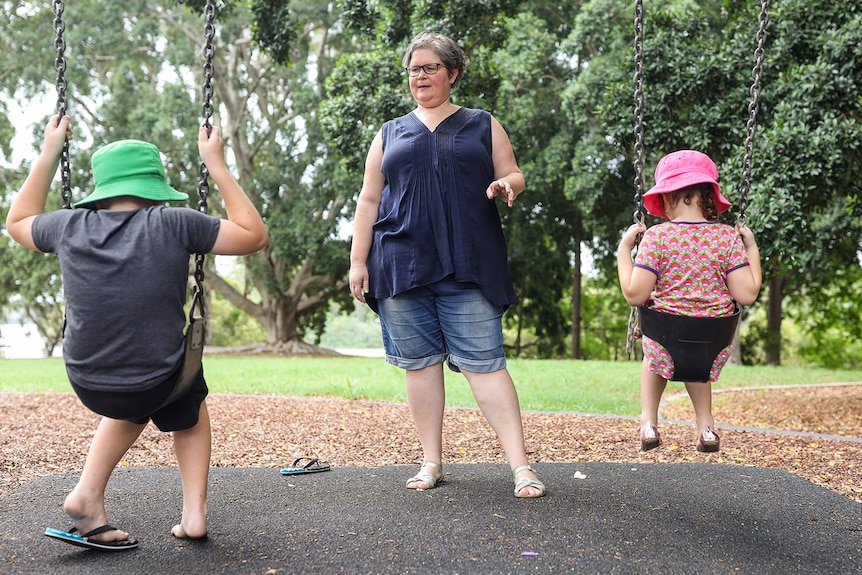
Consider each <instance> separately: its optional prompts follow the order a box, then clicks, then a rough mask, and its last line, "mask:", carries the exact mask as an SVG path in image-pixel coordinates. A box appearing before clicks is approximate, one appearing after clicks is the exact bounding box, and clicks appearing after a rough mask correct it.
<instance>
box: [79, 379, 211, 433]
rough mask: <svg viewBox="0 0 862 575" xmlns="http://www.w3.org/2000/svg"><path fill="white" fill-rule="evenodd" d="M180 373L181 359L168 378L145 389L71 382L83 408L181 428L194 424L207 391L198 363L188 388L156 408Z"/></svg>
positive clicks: (166, 428)
mask: <svg viewBox="0 0 862 575" xmlns="http://www.w3.org/2000/svg"><path fill="white" fill-rule="evenodd" d="M181 373H182V363H180V367H179V368H178V369H177V371H175V372H174V373H173V374H171V376H170V377H169V378H168V379H166V380H165V381H163V382H162V383H160V384H159V385H157V386H156V387H153V388H152V389H147V390H146V391H93V390H91V389H84V388H83V387H81V386H79V385H76V384H75V383H74V382H72V389H73V390H74V391H75V394H76V395H77V396H78V399H80V400H81V403H83V404H84V406H85V407H86V408H87V409H89V410H90V411H94V412H95V413H98V414H99V415H102V416H104V417H108V418H110V419H122V420H124V421H130V422H132V423H138V424H142V423H147V422H148V421H150V420H152V421H153V423H154V424H155V425H156V427H158V428H159V430H160V431H165V432H168V431H183V430H185V429H190V428H192V427H194V426H195V425H197V423H198V415H199V414H200V408H201V404H202V403H203V401H204V399H206V396H207V395H208V394H209V388H208V387H207V382H206V380H205V379H204V370H203V367H201V370H200V371H199V372H198V376H197V378H196V379H195V382H194V383H193V384H192V387H191V389H190V390H189V392H188V393H187V394H185V395H184V396H182V397H181V398H179V399H177V400H176V401H174V402H173V403H171V404H170V405H167V406H165V407H163V408H161V409H159V406H160V405H161V404H162V402H164V401H165V400H166V399H167V398H168V396H169V395H170V394H171V391H173V389H174V385H176V383H177V379H178V378H179V377H180V374H181Z"/></svg>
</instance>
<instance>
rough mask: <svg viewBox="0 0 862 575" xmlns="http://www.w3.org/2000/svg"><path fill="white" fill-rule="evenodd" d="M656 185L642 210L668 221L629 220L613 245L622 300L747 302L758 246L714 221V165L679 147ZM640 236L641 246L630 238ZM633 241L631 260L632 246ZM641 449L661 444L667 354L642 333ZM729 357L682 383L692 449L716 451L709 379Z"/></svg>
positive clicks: (704, 306) (742, 229) (723, 203)
mask: <svg viewBox="0 0 862 575" xmlns="http://www.w3.org/2000/svg"><path fill="white" fill-rule="evenodd" d="M655 181H656V185H655V186H654V187H653V188H652V189H650V190H649V191H648V192H647V193H646V194H644V206H645V207H646V209H647V212H649V213H650V214H652V215H654V216H659V217H662V218H665V219H666V220H667V221H665V222H663V223H660V224H658V225H655V226H653V227H651V228H649V229H647V227H646V226H645V225H644V224H642V223H637V224H634V225H632V226H630V227H629V228H628V229H627V230H626V232H625V234H623V237H622V240H621V241H620V244H619V249H618V251H617V271H618V274H619V280H620V286H621V287H622V292H623V296H625V298H626V301H627V302H628V303H629V304H630V305H633V306H639V305H646V306H647V307H650V308H652V309H654V310H656V311H660V312H664V313H668V314H672V315H684V316H693V317H723V316H728V315H731V314H733V312H734V310H735V305H734V301H735V302H737V303H739V304H740V305H744V306H747V305H751V304H752V303H754V301H755V300H756V299H757V295H758V293H759V292H760V285H761V280H762V278H761V267H760V252H759V250H758V248H757V242H756V241H755V239H754V236H753V234H752V233H751V230H750V229H749V228H748V227H747V226H744V225H739V226H737V227H735V228H734V227H733V226H730V225H727V224H722V223H719V222H718V216H719V214H721V213H722V212H724V211H726V210H727V209H728V208H729V207H730V202H728V201H727V199H725V197H724V196H723V195H722V194H721V187H720V186H719V184H718V169H717V168H716V166H715V163H714V162H713V161H712V160H711V159H710V158H709V156H707V155H706V154H703V153H701V152H698V151H695V150H680V151H676V152H673V153H670V154H668V155H666V156H665V157H663V158H662V159H661V160H660V161H659V163H658V165H657V166H656V169H655ZM639 234H643V239H642V240H641V241H640V244H639V245H638V243H637V237H638V235H639ZM635 246H637V247H638V251H637V256H636V257H635V259H634V261H632V251H633V250H634V248H635ZM642 345H643V355H644V359H643V368H642V370H641V417H640V419H641V424H640V440H641V449H642V450H643V451H647V450H649V449H653V448H656V447H658V446H659V445H660V444H661V437H660V435H659V433H658V428H657V427H656V424H657V422H658V408H659V403H660V401H661V396H662V393H664V389H665V386H666V385H667V380H668V379H671V378H673V375H674V364H673V359H672V358H671V356H670V354H669V353H668V352H667V350H666V349H665V348H664V347H663V346H662V345H661V344H659V343H658V342H656V341H654V340H652V339H650V338H648V337H646V335H644V336H643V337H642ZM729 357H730V346H727V347H726V348H724V349H723V350H722V351H721V352H720V353H719V354H718V356H716V358H715V360H714V362H713V365H712V368H711V369H710V373H709V380H708V381H707V382H706V383H703V382H688V381H687V382H685V388H686V391H687V392H688V395H689V397H690V398H691V402H692V405H693V407H694V412H695V418H696V421H697V427H698V435H697V443H696V447H697V450H698V451H706V452H713V451H718V450H719V437H718V434H716V433H715V429H714V426H715V422H714V421H713V416H712V382H714V381H717V380H718V376H719V374H720V373H721V369H722V367H724V364H725V363H726V362H727V360H728V358H729Z"/></svg>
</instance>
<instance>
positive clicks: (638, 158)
mask: <svg viewBox="0 0 862 575" xmlns="http://www.w3.org/2000/svg"><path fill="white" fill-rule="evenodd" d="M643 28H644V11H643V0H635V59H634V65H635V73H634V83H635V146H634V156H635V157H634V171H635V197H634V199H635V211H634V213H633V214H632V220H633V221H634V223H636V224H642V223H644V219H645V217H644V213H643V194H644V66H643V61H644V54H643V42H644V40H643V38H644V29H643ZM639 241H640V238H638V242H639ZM635 249H637V244H635ZM637 323H638V310H637V307H636V306H632V309H631V312H630V313H629V323H628V330H627V332H626V356H627V357H629V358H631V356H632V351H633V350H634V333H635V329H636V326H637Z"/></svg>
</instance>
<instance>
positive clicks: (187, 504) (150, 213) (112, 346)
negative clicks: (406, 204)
mask: <svg viewBox="0 0 862 575" xmlns="http://www.w3.org/2000/svg"><path fill="white" fill-rule="evenodd" d="M71 136H72V127H71V120H70V118H69V117H68V116H63V117H62V118H61V117H59V116H57V115H55V116H54V117H52V118H51V120H50V121H49V122H48V124H47V125H46V127H45V133H44V143H43V146H42V152H41V154H40V156H39V158H38V160H37V161H36V163H35V165H34V166H33V168H32V170H31V172H30V174H29V176H28V177H27V179H26V181H25V182H24V185H23V186H22V187H21V190H20V191H19V193H18V194H17V195H16V197H15V200H14V201H13V203H12V206H11V208H10V209H9V213H8V215H7V218H6V229H7V230H8V231H9V235H10V236H12V239H14V240H15V241H16V242H18V243H19V244H21V245H22V246H24V247H26V248H29V249H31V250H36V251H39V252H45V253H55V254H57V255H58V257H59V258H60V264H61V268H62V270H63V291H64V296H65V301H66V326H65V331H64V342H63V358H64V362H65V365H66V372H67V374H68V377H69V381H70V382H71V384H72V388H73V389H74V391H75V393H76V394H77V395H78V397H79V399H80V400H81V402H82V403H83V404H84V405H85V406H86V407H87V408H89V409H90V410H92V411H94V412H95V413H98V414H99V415H101V416H103V417H102V420H101V422H100V423H99V426H98V428H97V429H96V432H95V435H94V437H93V441H92V443H91V445H90V450H89V453H88V455H87V459H86V461H85V463H84V468H83V470H82V472H81V477H80V479H79V481H78V484H77V485H76V486H75V488H74V489H73V490H72V492H71V493H70V494H69V495H68V496H67V497H66V500H65V504H64V506H63V508H64V510H65V511H66V513H67V514H68V515H69V517H70V518H71V519H72V525H73V527H72V529H71V530H70V531H58V530H52V529H49V530H47V531H46V535H49V536H51V537H55V538H57V539H60V540H62V541H65V542H67V543H71V544H73V545H78V546H82V547H89V548H96V549H102V550H124V549H131V548H134V547H136V546H137V544H138V542H137V540H136V539H133V538H132V537H130V536H129V534H128V533H126V532H124V531H121V530H119V529H116V528H114V527H113V526H111V525H110V523H109V522H108V517H107V513H106V511H105V488H106V486H107V483H108V479H109V478H110V476H111V473H112V471H113V469H114V468H115V467H116V465H117V464H118V463H119V462H120V460H121V459H122V457H123V455H125V453H126V451H128V449H129V448H130V447H131V446H132V444H133V443H134V442H135V440H136V439H137V438H138V436H139V435H140V434H141V432H142V431H143V430H144V428H145V427H146V425H147V423H148V422H149V421H150V420H152V421H153V423H154V424H155V425H156V426H157V427H158V428H159V429H160V430H161V431H163V432H172V433H173V441H174V447H175V451H176V454H177V463H178V464H179V468H180V475H181V479H182V486H183V512H182V519H181V520H180V522H179V523H178V524H177V525H175V526H174V527H173V529H172V530H171V533H173V535H174V536H176V537H180V538H200V537H205V536H206V534H207V522H206V515H207V506H206V495H207V480H208V476H209V465H210V451H211V441H212V438H211V432H210V421H209V414H208V412H207V406H206V399H205V398H206V396H207V394H208V389H207V384H206V381H205V380H204V375H203V369H201V370H200V372H199V373H198V376H197V380H196V381H195V383H194V385H193V387H192V389H191V391H189V392H188V393H187V394H186V395H185V396H183V397H181V398H179V399H178V400H176V401H175V402H173V403H171V404H169V405H167V406H163V403H164V402H165V400H166V398H167V397H168V396H169V395H170V393H171V391H172V390H173V388H174V385H175V383H176V382H177V379H178V377H179V375H180V372H181V371H182V365H183V357H184V353H185V347H184V342H183V330H184V327H185V323H186V317H185V312H184V309H183V306H184V304H185V301H186V293H187V284H188V267H189V256H190V255H191V254H195V253H198V254H204V253H212V254H222V255H245V254H251V253H254V252H257V251H259V250H260V249H262V248H263V247H264V246H265V245H266V243H267V240H268V238H267V231H266V227H265V225H264V223H263V220H262V218H261V216H260V214H259V212H258V210H257V209H256V208H255V206H254V204H253V203H252V202H251V200H249V198H248V196H246V194H245V192H244V191H243V189H242V188H241V187H240V185H239V183H238V182H237V181H236V179H235V178H234V177H233V175H232V174H231V173H230V171H229V170H228V168H227V165H226V163H225V159H224V142H223V141H222V138H221V136H220V131H219V128H217V127H213V128H212V131H211V133H209V131H208V130H207V128H205V127H202V128H200V131H199V134H198V149H199V151H200V155H201V159H202V160H203V162H204V164H205V165H206V167H207V169H208V171H209V174H210V176H211V177H212V179H213V182H214V183H215V185H216V187H217V188H218V190H219V192H220V194H221V196H222V199H223V201H224V207H225V211H226V213H227V218H226V219H219V218H216V217H213V216H209V215H206V214H204V213H201V212H200V211H198V210H195V209H191V208H169V207H167V206H165V202H168V201H183V200H186V199H188V195H187V194H185V193H182V192H179V191H177V190H175V189H173V188H172V187H170V186H169V185H168V184H167V182H166V180H165V173H164V167H163V165H162V160H161V156H160V154H159V151H158V149H157V148H156V147H155V146H153V145H152V144H150V143H147V142H142V141H138V140H123V141H119V142H114V143H112V144H108V145H107V146H104V147H103V148H101V149H99V150H98V151H96V153H94V154H93V158H92V167H93V179H94V181H95V189H94V191H93V193H91V194H90V195H89V196H87V197H86V198H85V199H84V200H82V201H81V202H78V203H77V204H76V206H75V209H74V210H57V211H53V212H48V213H45V203H46V199H47V196H48V193H49V191H50V185H51V181H52V179H53V178H54V175H55V173H56V171H57V167H58V164H59V160H60V155H61V153H62V150H63V146H64V142H65V140H66V138H70V137H71Z"/></svg>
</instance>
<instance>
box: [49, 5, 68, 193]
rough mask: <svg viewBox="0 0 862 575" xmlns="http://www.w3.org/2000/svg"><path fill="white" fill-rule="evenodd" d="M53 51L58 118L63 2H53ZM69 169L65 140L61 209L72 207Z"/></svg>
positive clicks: (62, 97)
mask: <svg viewBox="0 0 862 575" xmlns="http://www.w3.org/2000/svg"><path fill="white" fill-rule="evenodd" d="M52 8H53V11H54V33H55V35H56V36H55V39H54V51H55V52H56V53H57V56H56V58H54V69H55V70H56V71H57V82H56V87H57V113H58V114H59V116H60V118H62V117H63V116H65V115H66V109H67V102H66V55H65V54H66V40H65V38H64V37H63V34H64V33H65V32H66V23H65V22H64V21H63V11H64V10H65V9H66V7H65V5H64V2H63V0H54V2H53V6H52ZM71 173H72V172H71V169H70V167H69V139H68V138H66V141H65V143H64V144H63V151H62V153H61V155H60V182H61V188H60V193H61V195H62V196H63V207H64V208H67V209H69V208H71V207H72V183H71V180H72V176H71Z"/></svg>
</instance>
